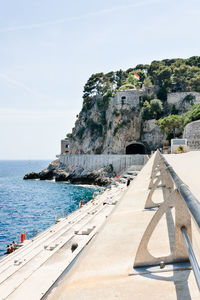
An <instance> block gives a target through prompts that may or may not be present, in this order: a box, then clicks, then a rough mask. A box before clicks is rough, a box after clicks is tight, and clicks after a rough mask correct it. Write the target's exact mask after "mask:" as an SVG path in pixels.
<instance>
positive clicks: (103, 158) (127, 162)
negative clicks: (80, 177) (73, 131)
mask: <svg viewBox="0 0 200 300" xmlns="http://www.w3.org/2000/svg"><path fill="white" fill-rule="evenodd" d="M147 160H148V156H147V155H140V154H136V155H117V154H116V155H114V154H113V155H106V154H99V155H98V154H97V155H87V154H80V155H78V154H77V155H60V162H61V163H62V164H63V165H64V166H66V168H70V169H72V168H73V169H74V168H76V167H79V168H83V169H84V170H85V171H94V170H96V169H100V168H103V167H106V166H108V165H110V164H112V165H113V169H114V171H115V172H116V173H119V172H121V171H123V170H125V169H126V168H128V167H129V166H132V165H135V166H136V169H137V170H140V169H141V166H143V165H144V164H145V163H146V162H147Z"/></svg>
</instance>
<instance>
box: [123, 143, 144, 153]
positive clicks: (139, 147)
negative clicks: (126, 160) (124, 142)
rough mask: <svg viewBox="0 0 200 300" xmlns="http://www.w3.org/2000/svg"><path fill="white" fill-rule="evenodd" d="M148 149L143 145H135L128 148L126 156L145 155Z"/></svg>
mask: <svg viewBox="0 0 200 300" xmlns="http://www.w3.org/2000/svg"><path fill="white" fill-rule="evenodd" d="M145 153H146V149H145V146H144V145H143V144H142V143H133V144H130V145H128V146H127V147H126V154H145Z"/></svg>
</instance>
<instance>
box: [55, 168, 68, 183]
mask: <svg viewBox="0 0 200 300" xmlns="http://www.w3.org/2000/svg"><path fill="white" fill-rule="evenodd" d="M55 180H56V181H68V180H69V173H67V172H65V171H63V170H61V171H57V172H56V175H55Z"/></svg>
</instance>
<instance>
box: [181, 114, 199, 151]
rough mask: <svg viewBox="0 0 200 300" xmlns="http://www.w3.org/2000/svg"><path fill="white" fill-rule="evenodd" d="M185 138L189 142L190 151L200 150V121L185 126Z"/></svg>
mask: <svg viewBox="0 0 200 300" xmlns="http://www.w3.org/2000/svg"><path fill="white" fill-rule="evenodd" d="M183 138H184V139H187V140H188V146H189V150H200V120H198V121H194V122H191V123H189V124H187V125H186V126H185V129H184V133H183Z"/></svg>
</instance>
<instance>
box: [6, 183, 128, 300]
mask: <svg viewBox="0 0 200 300" xmlns="http://www.w3.org/2000/svg"><path fill="white" fill-rule="evenodd" d="M124 189H126V186H125V185H124V184H119V185H118V186H112V188H111V189H110V190H106V191H105V192H104V193H103V194H102V195H99V196H97V197H96V198H95V200H94V201H90V202H88V203H87V204H85V205H84V206H83V207H82V208H80V209H78V210H77V211H75V212H74V213H72V214H71V215H69V216H67V217H66V218H62V219H60V220H59V222H57V224H55V225H53V226H51V227H49V228H47V229H46V230H45V231H44V232H42V233H41V234H39V235H38V236H36V237H35V238H33V239H31V240H28V241H26V243H25V245H23V246H22V247H21V248H20V249H18V250H16V251H15V252H13V253H11V254H9V255H8V256H6V257H4V258H3V259H1V260H0V299H9V300H11V299H12V300H26V299H29V300H39V299H41V297H42V296H43V295H44V294H45V293H46V291H47V290H48V289H49V288H50V287H51V286H52V284H53V283H54V282H55V281H56V280H57V278H58V277H59V276H60V275H61V274H62V272H63V271H64V270H65V269H66V267H67V266H68V265H69V264H70V263H71V262H72V261H73V259H74V258H75V257H76V256H77V255H78V254H79V252H80V251H81V250H82V249H83V248H84V247H85V245H86V244H87V243H88V242H89V241H90V240H91V239H92V238H93V237H94V236H95V234H97V232H98V230H99V228H100V226H101V225H102V224H103V223H104V221H105V220H106V218H107V217H108V216H109V214H110V213H111V211H112V210H113V208H114V207H115V204H116V203H117V201H118V200H119V199H120V198H121V195H122V193H123V192H124ZM73 243H78V247H77V249H76V250H75V251H74V252H72V251H71V246H72V244H73Z"/></svg>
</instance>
